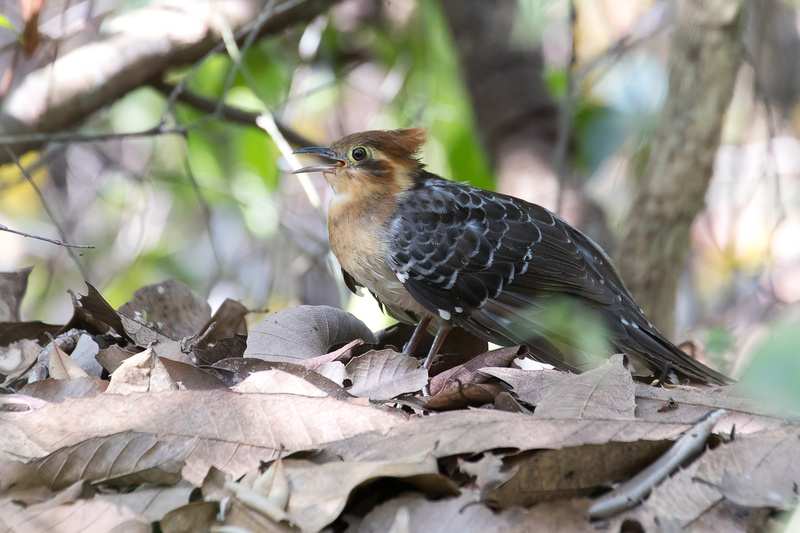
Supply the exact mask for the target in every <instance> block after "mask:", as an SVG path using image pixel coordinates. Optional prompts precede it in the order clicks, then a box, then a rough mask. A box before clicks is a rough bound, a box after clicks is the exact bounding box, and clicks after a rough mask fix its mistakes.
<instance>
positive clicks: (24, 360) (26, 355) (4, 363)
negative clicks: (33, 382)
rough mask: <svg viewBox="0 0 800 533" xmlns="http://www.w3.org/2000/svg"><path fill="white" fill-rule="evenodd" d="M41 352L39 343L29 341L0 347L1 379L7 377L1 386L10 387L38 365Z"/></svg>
mask: <svg viewBox="0 0 800 533" xmlns="http://www.w3.org/2000/svg"><path fill="white" fill-rule="evenodd" d="M41 351H42V348H41V347H40V346H39V343H37V342H36V341H31V340H28V339H23V340H21V341H17V342H14V343H12V344H10V345H9V346H0V377H1V376H5V379H3V381H2V382H0V385H3V386H5V385H8V384H9V383H11V382H12V381H14V380H15V379H17V378H19V377H20V376H22V375H23V374H25V372H27V371H28V369H29V368H30V367H32V366H33V365H34V363H36V358H37V357H38V356H39V352H41Z"/></svg>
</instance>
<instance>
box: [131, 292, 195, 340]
mask: <svg viewBox="0 0 800 533" xmlns="http://www.w3.org/2000/svg"><path fill="white" fill-rule="evenodd" d="M118 311H119V313H120V314H121V315H124V316H126V317H128V318H131V319H133V320H136V321H138V322H140V323H142V324H146V325H147V326H148V327H149V328H150V329H153V330H154V331H157V332H158V333H161V334H162V335H165V336H167V337H169V338H171V339H173V340H180V339H182V338H184V337H188V336H190V335H194V334H196V333H200V332H201V329H202V328H203V327H204V326H205V325H206V324H207V323H208V322H209V321H210V320H211V307H210V306H209V305H208V302H207V301H206V299H205V298H203V297H202V296H200V295H199V294H197V293H196V292H195V291H194V290H192V288H191V287H189V286H188V285H186V284H185V283H183V282H181V281H177V280H174V279H171V280H167V281H165V282H163V283H158V284H155V285H148V286H146V287H142V288H141V289H139V290H137V291H136V292H135V293H134V294H133V300H131V301H130V302H128V303H126V304H124V305H123V306H122V307H120V308H119V309H118Z"/></svg>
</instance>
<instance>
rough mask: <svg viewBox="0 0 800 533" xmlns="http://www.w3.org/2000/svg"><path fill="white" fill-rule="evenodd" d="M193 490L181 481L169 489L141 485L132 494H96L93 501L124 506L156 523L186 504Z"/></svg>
mask: <svg viewBox="0 0 800 533" xmlns="http://www.w3.org/2000/svg"><path fill="white" fill-rule="evenodd" d="M194 489H195V486H194V485H192V484H191V483H189V482H188V481H186V480H181V481H180V482H179V483H178V484H177V485H172V486H169V487H161V486H152V485H143V486H141V487H138V488H137V489H136V490H134V491H133V492H118V493H113V492H105V493H101V494H97V495H96V496H95V497H94V499H95V500H101V501H105V502H109V503H113V504H116V505H120V506H125V507H127V508H129V509H131V510H132V511H133V512H135V513H137V514H140V515H142V516H144V517H145V518H147V520H148V521H149V522H158V521H159V520H161V519H162V518H163V517H164V515H166V514H167V513H169V512H170V511H172V510H173V509H177V508H178V507H181V506H183V505H186V504H188V503H189V496H190V495H191V493H192V491H193V490H194ZM184 531H197V530H188V529H187V530H184Z"/></svg>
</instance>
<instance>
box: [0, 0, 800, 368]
mask: <svg viewBox="0 0 800 533" xmlns="http://www.w3.org/2000/svg"><path fill="white" fill-rule="evenodd" d="M737 3H738V4H741V10H742V13H741V14H740V16H738V17H737V19H736V24H739V25H740V26H741V27H740V28H739V30H737V31H740V32H739V34H738V35H739V37H740V38H741V41H742V42H743V43H744V52H743V53H742V58H741V66H740V67H738V69H737V71H736V74H735V82H734V84H733V96H732V99H731V101H730V105H729V107H728V108H727V113H725V115H724V120H723V121H722V132H721V140H720V142H719V146H718V147H715V151H714V152H713V153H712V154H710V157H711V161H713V165H712V169H713V171H712V173H711V174H712V175H711V180H710V182H709V184H708V187H707V188H705V187H704V194H703V195H702V197H704V199H705V207H704V208H702V210H701V211H700V213H699V214H698V215H697V216H696V217H694V220H693V222H692V224H691V229H690V231H689V233H688V235H689V240H688V243H687V246H688V251H687V252H688V253H685V254H683V253H682V254H681V257H685V259H682V260H680V261H679V262H677V263H676V264H671V265H667V266H668V268H669V269H670V271H671V272H674V273H675V274H676V276H677V278H678V280H679V283H678V290H677V296H676V298H675V301H674V302H673V301H671V300H670V301H669V302H667V303H668V307H669V308H670V309H674V311H673V312H674V315H673V317H674V319H672V317H670V318H668V319H663V320H662V319H659V320H656V322H657V324H660V325H661V326H662V328H664V333H665V334H667V336H669V337H671V338H673V340H677V341H678V342H680V341H683V340H685V339H690V340H693V341H695V343H696V345H697V346H698V347H699V350H700V351H701V352H703V353H701V354H700V355H701V357H705V358H706V359H705V360H706V361H709V362H710V363H711V364H712V365H713V366H715V367H716V368H719V369H721V370H723V371H725V372H727V373H729V374H731V375H733V376H735V377H738V376H740V375H741V373H742V371H743V370H744V368H745V367H747V365H748V364H749V361H750V359H751V357H752V356H753V354H754V352H759V351H761V352H763V351H765V350H766V351H768V352H770V354H774V353H777V354H778V355H780V354H784V355H783V356H785V362H786V364H787V365H790V366H791V365H798V364H800V363H796V362H795V361H797V360H800V358H799V357H797V353H796V352H797V349H796V348H794V347H795V346H797V345H798V344H800V331H798V330H800V325H799V324H800V322H797V318H798V313H797V310H798V307H799V306H798V305H797V304H798V302H799V301H800V140H798V124H800V122H798V121H800V113H798V106H797V96H798V92H800V68H798V67H800V36H798V16H797V15H798V5H797V3H796V2H794V1H791V2H789V1H787V2H781V1H778V0H761V1H758V2H749V3H748V2H744V3H741V2H737ZM719 4H720V5H723V4H724V2H720V3H719ZM0 14H1V15H2V19H0V98H2V112H0V161H2V162H3V163H4V165H3V166H2V167H0V224H2V225H4V226H6V227H8V228H11V229H14V230H17V231H22V232H26V233H30V234H34V235H39V236H45V237H49V238H53V239H60V240H62V241H65V242H70V243H79V244H91V245H94V246H95V248H94V249H77V248H75V249H67V248H65V247H62V246H56V245H54V244H50V243H46V242H41V241H37V240H33V239H30V238H24V237H21V236H19V235H16V234H12V233H8V232H4V231H0V270H2V271H9V270H17V269H20V268H23V267H27V266H33V267H34V269H33V272H32V274H31V276H30V285H29V288H28V293H27V297H26V300H25V305H24V307H23V309H22V315H23V316H22V318H23V319H31V320H33V319H36V320H44V321H48V322H51V323H64V322H66V321H68V320H69V318H70V316H71V313H72V304H71V301H70V298H69V296H68V294H67V291H68V290H72V291H75V292H79V293H85V292H86V291H85V285H84V284H83V280H84V279H86V280H88V281H89V282H90V283H92V284H93V285H94V286H95V287H97V288H98V289H99V290H100V292H101V294H103V295H104V296H105V298H106V299H107V300H108V301H109V302H110V303H111V304H112V305H113V306H115V307H117V306H119V305H121V304H123V303H124V302H125V301H127V300H128V299H130V297H131V296H132V294H133V292H134V291H135V290H136V289H137V288H139V287H141V286H143V285H146V284H150V283H157V282H160V281H163V280H165V279H169V278H176V279H179V280H182V281H184V282H186V283H187V284H188V285H190V286H191V287H193V288H194V289H195V290H196V291H198V292H200V293H202V294H204V295H206V296H208V298H209V301H210V303H211V305H212V308H216V306H217V305H219V304H220V303H221V302H222V301H223V300H224V299H225V298H228V297H230V298H234V299H239V300H241V301H243V302H244V303H245V304H246V305H247V306H248V307H250V308H251V309H256V310H266V309H269V310H270V311H275V310H277V309H280V308H283V307H286V306H290V305H297V304H326V305H332V306H337V307H343V308H345V309H348V310H350V311H352V312H354V313H355V314H357V315H358V316H359V317H360V318H361V319H362V320H364V321H365V322H366V323H367V324H368V325H369V326H370V327H371V328H373V329H378V328H381V327H384V326H385V325H387V324H388V322H389V321H388V320H387V319H386V318H384V317H383V315H382V314H381V313H380V312H379V310H378V309H377V306H376V305H375V304H374V302H372V301H371V298H370V297H369V296H367V297H364V298H357V297H352V295H350V294H349V292H348V291H347V290H346V289H345V288H344V286H343V283H342V282H341V279H340V276H339V273H338V267H337V266H336V265H335V260H334V259H333V258H332V256H331V254H330V250H329V245H328V241H327V230H326V227H325V222H324V220H325V218H324V213H325V210H326V206H327V203H328V199H329V196H330V191H329V189H328V188H327V187H326V185H325V183H324V180H323V178H322V176H321V175H319V174H314V175H310V176H308V179H309V180H310V182H309V183H307V184H305V186H304V184H302V183H301V182H300V181H298V178H297V177H296V176H293V175H291V174H290V173H289V171H290V169H291V168H290V167H291V165H292V162H291V161H290V159H289V158H287V157H286V153H287V149H286V146H291V147H292V148H296V147H298V146H299V145H301V144H302V143H303V142H310V143H312V144H315V145H327V144H329V143H330V142H331V141H333V140H335V139H337V138H338V137H340V136H342V135H344V134H347V133H352V132H355V131H361V130H366V129H386V128H397V127H405V126H422V127H424V128H426V129H427V131H428V135H429V141H428V144H427V145H426V147H425V149H424V152H423V154H422V158H423V160H424V161H425V162H426V164H427V166H428V169H429V170H431V171H433V172H435V173H438V174H441V175H443V176H445V177H448V178H450V179H454V180H459V181H464V182H469V183H471V184H472V185H475V186H479V187H483V188H489V189H494V190H500V191H502V192H506V193H509V194H514V195H517V196H520V197H523V198H526V199H528V200H531V201H535V202H537V203H540V204H542V205H544V206H546V207H548V208H549V209H551V210H555V211H557V212H558V213H559V214H561V215H562V216H563V217H564V218H566V219H567V220H568V221H569V222H571V223H572V224H574V225H576V226H578V227H579V228H581V229H583V230H584V231H585V232H586V233H588V234H589V235H590V236H591V237H592V238H593V239H595V240H596V241H597V242H599V243H600V244H601V245H602V246H603V247H604V248H606V250H607V251H608V252H609V254H610V255H612V257H615V260H616V261H617V263H618V264H619V263H620V262H621V261H622V262H625V261H626V257H625V256H624V254H623V257H618V256H617V255H615V254H617V253H618V251H619V249H620V248H619V246H618V240H619V237H620V235H621V234H623V232H624V226H625V224H626V221H627V220H630V213H631V212H632V211H635V210H636V209H637V208H638V207H639V205H640V203H639V202H638V201H637V200H636V191H637V188H638V184H639V182H640V180H641V179H642V176H643V175H646V173H647V171H646V169H647V168H648V167H647V162H648V159H649V158H650V157H651V155H652V154H653V153H654V152H656V151H658V150H661V149H662V147H661V146H659V145H657V144H654V143H653V140H654V137H655V132H656V131H657V128H658V127H659V124H661V123H662V122H663V121H668V120H670V117H668V116H663V117H662V113H661V111H662V108H663V106H664V103H665V98H666V96H667V92H668V87H669V84H668V81H669V54H670V42H671V41H670V39H671V36H672V35H673V32H674V27H675V16H674V5H673V3H671V2H666V1H647V0H581V1H574V2H571V1H567V0H551V1H545V0H541V1H540V0H504V1H492V2H485V1H479V0H465V1H458V0H441V1H439V0H344V1H340V2H333V1H327V2H326V1H301V0H290V1H283V2H274V1H269V2H263V1H262V2H258V1H244V0H241V1H240V0H218V1H198V2H190V1H189V0H185V1H170V2H146V1H143V0H131V1H122V0H44V1H43V0H23V1H22V2H20V1H19V0H2V1H0ZM259 114H267V115H268V116H270V117H272V118H271V119H269V120H267V123H268V128H267V129H268V131H264V130H262V129H261V128H259V127H257V126H256V124H255V122H254V119H255V117H256V116H257V115H259ZM272 120H274V122H275V123H276V124H275V126H274V127H273V126H272V124H271V121H272ZM23 141H24V142H23ZM26 143H28V144H26ZM20 167H22V168H24V169H25V173H27V174H28V176H27V177H26V175H25V173H23V172H21V170H20ZM31 181H32V182H33V184H35V187H33V186H32V183H31ZM702 197H701V200H702ZM665 230H666V228H665ZM662 266H663V265H662ZM636 268H640V269H648V268H651V266H648V265H639V264H637V263H635V262H634V263H633V264H632V265H628V266H626V268H625V269H623V272H625V271H626V270H629V269H634V271H635V269H636ZM634 289H635V288H634ZM634 292H636V291H635V290H634ZM673 292H674V291H673ZM636 296H637V298H639V297H640V296H641V295H640V294H636ZM645 311H646V312H649V311H648V309H647V308H646V309H645ZM261 316H262V315H253V316H252V317H251V318H252V319H253V320H254V321H255V320H258V319H260V317H261ZM776 325H778V326H779V328H780V332H781V333H780V334H781V335H783V337H780V338H783V339H785V340H786V342H784V343H783V344H781V343H780V342H778V343H777V345H776V343H775V342H772V345H770V343H769V342H767V344H764V343H765V340H767V339H772V340H773V341H774V339H775V337H774V335H773V336H772V337H771V336H770V335H771V332H772V331H773V328H774V327H776ZM764 346H767V348H764ZM770 346H772V347H770ZM770 361H771V360H770ZM795 371H796V372H797V373H796V374H794V376H795V378H797V376H799V375H800V371H797V370H795ZM763 372H765V373H767V374H769V373H770V372H773V373H775V372H776V373H777V375H784V376H785V375H786V374H785V372H784V371H783V370H781V367H780V366H776V365H775V364H773V363H769V364H765V365H764V370H763ZM765 379H766V378H765ZM795 383H796V380H795Z"/></svg>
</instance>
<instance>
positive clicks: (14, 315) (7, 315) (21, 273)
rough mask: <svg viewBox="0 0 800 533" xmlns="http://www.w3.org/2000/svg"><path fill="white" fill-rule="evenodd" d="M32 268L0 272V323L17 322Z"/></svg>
mask: <svg viewBox="0 0 800 533" xmlns="http://www.w3.org/2000/svg"><path fill="white" fill-rule="evenodd" d="M31 270H33V267H27V268H23V269H20V270H17V271H14V272H0V322H19V306H20V304H21V303H22V298H23V297H24V296H25V291H26V290H27V289H28V276H30V274H31Z"/></svg>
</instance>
